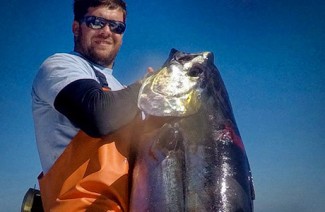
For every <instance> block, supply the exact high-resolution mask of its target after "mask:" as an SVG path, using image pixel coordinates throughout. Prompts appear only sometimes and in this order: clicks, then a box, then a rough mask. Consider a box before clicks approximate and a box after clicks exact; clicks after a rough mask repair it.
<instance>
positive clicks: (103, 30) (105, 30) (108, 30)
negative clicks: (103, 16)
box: [100, 24, 112, 35]
mask: <svg viewBox="0 0 325 212" xmlns="http://www.w3.org/2000/svg"><path fill="white" fill-rule="evenodd" d="M100 34H103V35H111V34H112V31H111V28H110V27H109V25H108V24H106V25H105V26H104V27H103V28H101V29H100Z"/></svg>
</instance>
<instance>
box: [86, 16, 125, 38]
mask: <svg viewBox="0 0 325 212" xmlns="http://www.w3.org/2000/svg"><path fill="white" fill-rule="evenodd" d="M83 22H85V23H86V25H87V27H89V28H91V29H102V28H104V27H105V26H106V25H108V27H109V29H110V30H111V31H112V32H114V33H116V34H122V33H123V32H124V31H125V27H126V26H125V23H123V22H121V21H114V20H107V19H105V18H102V17H97V16H85V17H83V18H82V19H81V20H80V23H83Z"/></svg>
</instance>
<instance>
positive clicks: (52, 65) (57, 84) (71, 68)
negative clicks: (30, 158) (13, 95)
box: [32, 52, 124, 173]
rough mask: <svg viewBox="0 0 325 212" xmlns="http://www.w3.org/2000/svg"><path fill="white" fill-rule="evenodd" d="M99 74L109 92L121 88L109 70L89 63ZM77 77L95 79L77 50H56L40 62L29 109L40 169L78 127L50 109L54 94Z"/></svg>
mask: <svg viewBox="0 0 325 212" xmlns="http://www.w3.org/2000/svg"><path fill="white" fill-rule="evenodd" d="M92 65H93V67H94V68H95V69H96V70H98V71H99V72H101V73H103V74H104V75H105V77H106V80H107V82H108V84H109V87H110V89H111V90H112V91H116V90H121V89H123V88H124V87H123V86H122V85H121V84H120V83H119V82H118V81H117V79H115V78H114V76H113V75H112V70H111V69H109V68H105V67H102V66H98V65H95V64H92ZM80 79H94V80H96V81H98V79H97V77H96V75H95V72H94V70H93V68H92V67H91V65H90V62H89V61H87V60H85V59H84V58H82V57H80V56H79V55H78V53H76V52H72V53H57V54H54V55H52V56H50V57H49V58H47V59H46V60H45V61H44V63H43V64H42V65H41V67H40V69H39V72H38V73H37V75H36V77H35V79H34V82H33V86H32V111H33V118H34V125H35V135H36V143H37V148H38V152H39V156H40V160H41V165H42V169H43V172H44V173H46V172H47V171H48V170H49V169H50V168H51V167H52V165H53V164H54V162H55V161H56V160H57V159H58V157H59V156H60V155H61V154H62V153H63V151H64V149H65V148H66V147H67V146H68V144H69V143H70V141H71V140H72V139H73V137H74V136H75V135H76V134H77V133H78V131H79V130H80V129H79V128H77V127H75V126H74V125H73V124H72V123H71V122H70V121H69V119H67V118H66V117H65V116H64V115H62V114H61V113H60V112H58V111H57V110H56V109H55V108H54V101H55V98H56V96H57V95H58V93H59V92H60V91H61V90H62V89H63V88H64V87H65V86H67V85H68V84H70V83H71V82H74V81H76V80H80Z"/></svg>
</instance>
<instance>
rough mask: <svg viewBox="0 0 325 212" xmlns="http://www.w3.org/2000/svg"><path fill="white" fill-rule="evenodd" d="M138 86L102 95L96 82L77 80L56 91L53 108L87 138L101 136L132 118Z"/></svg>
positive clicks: (135, 107)
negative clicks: (88, 136) (85, 134)
mask: <svg viewBox="0 0 325 212" xmlns="http://www.w3.org/2000/svg"><path fill="white" fill-rule="evenodd" d="M140 86H141V84H140V83H134V84H132V85H130V86H128V87H127V88H125V89H122V90H119V91H109V92H105V91H103V90H102V88H101V86H100V84H99V83H98V82H96V81H95V80H93V79H80V80H76V81H74V82H72V83H70V84H69V85H67V86H66V87H64V88H63V89H62V90H61V91H60V92H59V94H58V95H57V96H56V98H55V101H54V107H55V109H56V110H58V111H59V112H60V113H62V114H63V115H65V116H66V117H67V118H68V119H69V120H70V121H71V122H72V123H73V124H74V125H76V127H79V128H80V129H81V130H83V131H84V132H86V133H87V134H88V135H90V136H92V137H101V136H104V135H107V134H108V133H110V132H112V131H114V130H117V129H118V128H120V127H122V126H123V125H125V124H127V123H128V122H129V121H131V120H132V119H133V118H134V117H135V115H136V114H137V113H138V111H139V110H138V108H137V98H138V92H139V89H140Z"/></svg>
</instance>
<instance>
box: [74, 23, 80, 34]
mask: <svg viewBox="0 0 325 212" xmlns="http://www.w3.org/2000/svg"><path fill="white" fill-rule="evenodd" d="M79 28H80V23H79V22H78V21H73V23H72V32H73V35H74V36H75V37H78V36H79Z"/></svg>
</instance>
